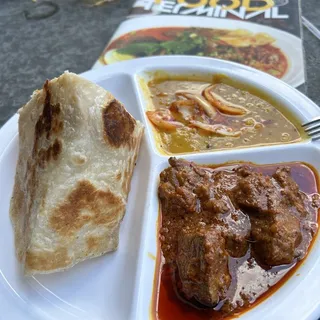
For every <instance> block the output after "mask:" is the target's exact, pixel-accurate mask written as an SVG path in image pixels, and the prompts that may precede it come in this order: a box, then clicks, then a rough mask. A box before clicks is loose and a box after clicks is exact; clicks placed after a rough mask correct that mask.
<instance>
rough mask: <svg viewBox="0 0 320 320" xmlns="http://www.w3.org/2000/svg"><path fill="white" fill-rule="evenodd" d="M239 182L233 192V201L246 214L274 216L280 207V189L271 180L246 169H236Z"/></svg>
mask: <svg viewBox="0 0 320 320" xmlns="http://www.w3.org/2000/svg"><path fill="white" fill-rule="evenodd" d="M237 173H238V174H239V176H240V177H239V180H238V184H237V186H236V187H235V188H234V190H233V200H234V202H235V203H236V204H237V205H238V206H239V207H240V208H241V209H244V210H245V211H246V212H247V213H250V212H252V213H261V214H265V213H266V214H275V213H276V212H277V210H278V209H279V207H280V203H281V194H280V189H279V188H277V187H276V185H275V184H274V183H273V181H272V179H271V178H270V177H268V176H264V175H262V174H261V173H257V172H251V171H250V169H249V168H247V167H239V168H238V169H237Z"/></svg>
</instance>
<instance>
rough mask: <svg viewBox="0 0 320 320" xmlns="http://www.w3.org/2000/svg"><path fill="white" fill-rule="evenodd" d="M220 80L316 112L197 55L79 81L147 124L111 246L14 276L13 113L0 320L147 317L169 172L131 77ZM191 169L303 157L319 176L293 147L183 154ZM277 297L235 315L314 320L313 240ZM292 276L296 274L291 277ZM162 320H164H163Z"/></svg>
mask: <svg viewBox="0 0 320 320" xmlns="http://www.w3.org/2000/svg"><path fill="white" fill-rule="evenodd" d="M156 70H162V71H165V72H168V73H175V74H183V73H188V74H190V73H196V74H201V73H203V74H206V75H207V74H208V73H212V74H214V73H219V74H225V75H227V76H229V77H231V78H234V79H236V80H238V81H242V82H244V83H246V84H249V85H254V86H256V87H257V88H259V89H260V90H262V91H264V92H266V93H268V94H270V95H271V96H273V97H274V98H275V99H277V100H278V101H279V102H280V103H281V104H282V105H284V106H286V107H287V108H288V109H289V110H291V112H292V113H293V114H295V115H296V117H297V118H298V119H300V120H301V122H305V121H306V120H309V119H311V118H313V117H315V116H319V114H320V110H319V109H318V107H317V106H316V105H315V104H314V103H313V102H312V101H310V100H309V99H308V98H307V97H305V96H304V95H302V94H301V93H299V92H298V91H297V90H295V89H293V88H292V87H290V86H288V85H287V84H285V83H284V82H282V81H280V80H277V79H275V78H273V77H271V76H269V75H267V74H265V73H262V72H259V71H256V70H254V69H251V68H248V67H245V66H242V65H238V64H235V63H230V62H225V61H222V60H215V59H211V58H196V57H179V56H175V57H168V56H165V57H154V58H146V59H137V60H132V61H128V62H123V63H120V64H114V65H111V66H107V67H104V68H100V69H96V70H93V71H89V72H86V73H84V74H83V75H82V76H83V77H85V78H87V79H89V80H91V81H93V82H95V83H97V84H99V85H100V86H102V87H104V88H105V89H107V90H109V91H111V92H112V93H113V94H114V95H115V97H116V98H118V99H119V100H120V101H121V102H123V103H124V105H125V106H126V108H127V109H128V111H129V112H130V113H131V114H132V115H133V116H134V117H135V118H137V119H140V120H141V121H142V122H143V123H144V124H145V126H146V133H145V137H144V139H143V142H142V147H141V151H140V155H139V159H138V161H137V166H136V168H135V171H134V176H133V179H132V184H131V192H130V195H129V199H128V204H127V212H126V216H125V218H124V220H123V222H122V225H121V230H120V244H119V249H118V250H117V251H116V252H114V253H110V254H107V255H105V256H102V257H100V258H96V259H92V260H89V261H86V262H83V263H80V264H79V265H77V266H75V267H74V268H72V269H70V270H68V271H66V272H63V273H56V274H51V275H41V276H36V277H31V278H26V277H24V276H23V274H22V272H21V269H20V266H19V263H18V261H17V260H16V257H15V254H14V241H13V232H12V227H11V223H10V219H9V202H10V197H11V193H12V188H13V181H14V175H15V166H16V161H17V156H18V143H19V141H18V124H17V120H18V116H17V115H15V116H14V117H12V118H11V119H10V120H9V121H8V122H7V123H6V124H5V125H4V126H3V127H2V129H1V130H0V201H1V207H0V243H1V244H2V247H1V250H0V310H1V312H0V319H5V320H7V319H15V320H20V319H32V320H34V319H40V320H47V319H59V320H64V319H90V320H102V319H103V320H108V319H111V320H118V319H119V320H127V319H137V320H143V319H150V305H151V300H152V295H153V282H154V272H155V265H156V262H155V260H154V259H152V256H156V255H157V252H156V250H157V245H156V244H157V236H158V235H157V228H156V225H157V219H158V198H157V186H158V182H159V179H158V176H159V173H160V172H161V170H163V169H164V168H165V167H167V166H168V162H167V160H168V157H167V156H164V155H162V154H160V153H159V151H158V150H157V148H156V146H155V141H154V137H153V131H152V128H151V127H150V124H149V123H148V121H147V119H146V116H145V112H144V111H145V107H146V101H145V100H144V96H143V93H142V90H141V88H140V86H139V78H141V77H142V78H143V77H146V76H147V75H148V74H149V72H150V71H156ZM183 157H184V158H185V159H187V160H193V161H196V162H198V163H212V164H213V163H223V162H226V161H231V160H242V161H252V162H255V163H257V164H267V163H279V162H290V161H303V162H307V163H309V164H311V165H312V166H314V168H315V169H316V170H317V171H318V172H319V173H320V161H319V159H320V144H317V143H311V141H310V140H305V141H303V142H300V143H295V144H287V145H278V146H265V147H257V148H247V149H237V150H228V151H215V152H207V153H199V154H186V155H184V156H183ZM296 272H297V274H296V275H293V276H292V277H291V278H290V279H289V280H288V281H287V282H286V283H285V284H284V285H283V286H282V287H281V288H280V289H279V290H278V291H276V292H275V294H273V295H272V296H271V297H270V298H268V299H267V300H265V301H264V302H262V303H261V304H259V305H258V306H257V307H255V308H253V309H251V311H249V312H247V313H245V314H243V315H242V316H241V319H244V320H253V319H261V320H263V319H275V320H277V319H290V320H309V319H310V320H313V319H318V317H319V316H320V277H319V274H320V239H319V237H318V238H317V239H316V241H315V244H314V246H313V247H312V250H311V252H310V253H309V255H308V257H307V259H306V260H305V261H304V262H303V264H302V266H301V267H300V268H299V269H298V270H297V271H296ZM298 274H299V275H298ZM164 320H171V319H164Z"/></svg>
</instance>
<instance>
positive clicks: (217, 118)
mask: <svg viewBox="0 0 320 320" xmlns="http://www.w3.org/2000/svg"><path fill="white" fill-rule="evenodd" d="M238 87H239V86H238ZM238 87H237V84H236V83H235V82H233V81H231V79H229V78H227V77H223V76H222V77H221V76H220V77H219V76H218V77H217V76H216V77H215V78H213V80H212V81H211V83H209V82H206V81H198V80H197V79H194V80H192V78H190V79H189V78H188V79H186V78H183V77H182V76H181V77H180V78H175V77H174V76H172V77H169V76H168V77H167V78H166V77H159V78H157V77H155V78H154V79H153V80H151V81H150V82H149V83H148V91H149V95H150V97H151V99H152V105H153V107H152V110H149V111H147V116H148V118H149V120H150V121H151V123H152V124H153V125H154V127H155V129H156V131H157V135H158V137H159V139H158V140H159V145H160V148H161V149H162V150H163V151H165V152H166V153H171V154H177V153H185V152H197V151H208V150H216V149H230V148H237V147H249V146H257V145H269V144H280V143H291V142H297V141H300V140H301V133H300V132H299V131H298V130H297V128H296V126H295V125H294V123H297V121H296V120H295V119H294V118H293V117H290V120H289V119H288V118H287V117H286V116H287V114H286V116H284V114H283V113H281V112H280V111H279V110H278V109H277V108H276V107H275V106H274V103H272V102H269V101H268V100H267V99H266V98H265V97H260V96H261V95H260V94H259V92H258V91H257V90H255V91H254V92H253V90H251V89H246V88H241V89H239V88H238Z"/></svg>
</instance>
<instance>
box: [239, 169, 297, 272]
mask: <svg viewBox="0 0 320 320" xmlns="http://www.w3.org/2000/svg"><path fill="white" fill-rule="evenodd" d="M238 172H239V174H240V176H241V177H242V178H241V179H240V180H239V182H238V186H237V187H236V188H235V189H234V193H233V200H234V202H235V203H236V204H237V205H238V206H239V207H240V208H241V209H242V210H243V211H245V212H247V213H248V214H249V216H250V221H251V237H252V240H253V241H254V244H253V252H254V255H255V256H256V257H257V258H258V260H259V261H260V262H261V263H263V264H265V265H268V266H276V265H281V264H287V263H291V262H293V260H294V259H295V258H296V257H297V255H298V253H297V250H296V249H297V247H298V246H299V244H300V242H301V240H302V235H301V230H300V221H299V219H298V218H297V217H296V216H295V215H294V214H292V212H291V210H292V208H291V207H292V202H290V205H289V203H288V201H283V193H282V188H281V187H280V186H279V185H278V183H277V182H276V180H275V179H273V178H270V177H268V176H263V175H262V174H260V173H256V172H255V173H254V172H249V171H248V170H247V169H246V168H244V169H240V170H238Z"/></svg>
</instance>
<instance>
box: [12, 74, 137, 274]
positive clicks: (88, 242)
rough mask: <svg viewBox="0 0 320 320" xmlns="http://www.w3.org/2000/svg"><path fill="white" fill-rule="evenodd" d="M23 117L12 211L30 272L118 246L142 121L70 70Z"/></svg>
mask: <svg viewBox="0 0 320 320" xmlns="http://www.w3.org/2000/svg"><path fill="white" fill-rule="evenodd" d="M19 114H20V117H19V159H18V164H17V170H16V176H15V185H14V190H13V196H12V200H11V206H10V216H11V221H12V224H13V227H14V233H15V245H16V253H17V256H18V258H19V260H20V262H21V263H22V264H23V266H24V271H25V274H27V275H32V274H36V273H51V272H56V271H62V270H65V269H67V268H70V267H72V266H73V265H75V264H76V263H78V262H80V261H82V260H85V259H89V258H93V257H97V256H100V255H103V254H105V253H106V252H109V251H113V250H116V248H117V246H118V242H119V226H120V222H121V220H122V219H123V217H124V213H125V208H126V201H127V196H128V193H129V189H130V181H131V177H132V173H133V169H134V166H135V162H136V158H137V155H138V150H139V146H140V141H141V137H142V134H143V126H142V124H141V123H140V122H139V121H137V120H135V119H134V118H133V117H132V116H131V115H130V114H129V113H128V112H127V111H126V109H125V108H124V106H123V105H122V104H121V103H120V102H119V101H118V100H116V99H115V98H114V97H113V96H112V95H111V94H110V93H109V92H107V91H106V90H104V89H103V88H101V87H99V86H98V85H96V84H94V83H91V82H90V81H88V80H85V79H83V78H81V77H79V76H77V75H75V74H73V73H68V72H66V73H64V74H63V75H61V76H60V77H59V78H55V79H53V80H51V81H46V82H45V84H44V87H43V89H42V90H37V91H35V92H34V93H33V95H32V97H31V100H30V101H29V102H28V103H27V104H26V105H25V106H24V107H23V108H22V109H20V111H19Z"/></svg>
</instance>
